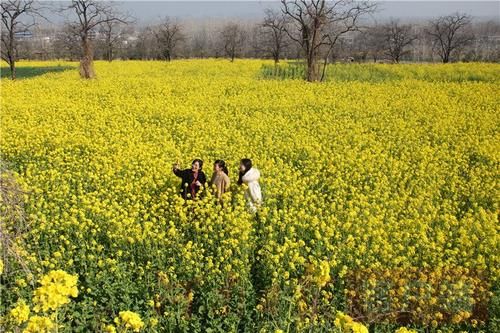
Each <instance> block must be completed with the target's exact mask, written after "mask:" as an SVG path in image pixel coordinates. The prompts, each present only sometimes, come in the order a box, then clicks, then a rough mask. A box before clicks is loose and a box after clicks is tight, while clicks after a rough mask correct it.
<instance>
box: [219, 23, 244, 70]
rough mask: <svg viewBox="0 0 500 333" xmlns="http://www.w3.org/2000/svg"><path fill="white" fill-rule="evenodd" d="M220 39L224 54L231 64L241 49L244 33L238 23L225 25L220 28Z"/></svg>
mask: <svg viewBox="0 0 500 333" xmlns="http://www.w3.org/2000/svg"><path fill="white" fill-rule="evenodd" d="M221 38H222V44H223V45H222V46H223V49H224V53H225V54H226V56H228V57H229V58H230V59H231V62H233V61H234V58H235V57H236V56H237V55H238V53H239V52H240V51H241V48H242V47H243V43H244V41H245V32H244V31H243V29H242V28H241V26H240V25H239V24H238V23H227V24H226V25H224V27H223V28H222V31H221Z"/></svg>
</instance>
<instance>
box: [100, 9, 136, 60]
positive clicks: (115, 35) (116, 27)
mask: <svg viewBox="0 0 500 333" xmlns="http://www.w3.org/2000/svg"><path fill="white" fill-rule="evenodd" d="M106 15H107V16H108V17H107V19H106V20H105V21H104V22H103V23H102V25H101V27H100V30H99V31H100V33H102V34H103V35H104V44H105V50H106V51H105V57H106V60H108V61H113V58H114V50H115V49H116V47H117V46H118V44H120V43H122V42H123V39H124V32H125V29H126V26H127V24H129V23H132V22H133V21H132V19H127V18H124V19H123V21H122V20H112V19H111V17H109V13H107V14H106Z"/></svg>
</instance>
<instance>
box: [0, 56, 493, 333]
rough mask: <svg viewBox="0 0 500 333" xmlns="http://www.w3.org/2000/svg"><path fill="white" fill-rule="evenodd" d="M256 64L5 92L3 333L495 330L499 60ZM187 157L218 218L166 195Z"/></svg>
mask: <svg viewBox="0 0 500 333" xmlns="http://www.w3.org/2000/svg"><path fill="white" fill-rule="evenodd" d="M269 66H271V63H270V62H268V61H260V60H236V61H235V62H234V63H230V62H229V61H227V60H216V59H214V60H178V61H174V62H171V63H166V62H147V61H143V62H140V61H137V62H133V61H130V62H120V61H116V62H112V63H106V62H97V63H96V71H97V74H98V78H97V79H95V80H91V81H83V80H81V79H79V76H78V71H77V69H76V64H75V63H65V62H38V63H35V62H24V63H23V62H21V63H20V64H19V71H18V73H20V76H23V75H24V77H21V78H20V79H18V80H17V81H15V82H12V81H10V80H8V79H2V81H1V84H0V88H1V104H0V106H1V134H0V138H1V143H0V149H1V154H2V160H1V168H2V202H1V213H2V220H1V222H0V223H1V229H0V231H1V237H2V239H1V240H2V242H1V245H0V247H1V254H2V257H1V258H0V272H1V275H0V279H1V285H0V292H1V302H0V327H1V328H0V331H2V332H269V333H284V332H287V333H292V332H337V333H340V332H368V331H369V332H391V333H392V332H398V333H404V332H495V331H496V332H498V331H499V330H500V324H499V320H500V315H499V312H500V295H499V282H500V280H499V278H500V237H499V223H498V222H499V221H498V218H499V198H500V188H499V184H498V180H499V175H500V173H499V162H500V132H499V131H500V89H499V83H500V65H499V64H479V63H473V64H448V65H441V64H440V65H437V64H436V65H431V64H429V65H383V64H380V65H369V64H366V65H347V64H344V65H335V66H334V67H332V69H331V70H329V80H328V81H327V82H325V83H321V84H311V83H306V82H304V81H302V80H297V79H293V78H294V75H292V77H288V76H286V75H281V74H279V75H281V76H280V77H277V76H279V75H275V74H276V73H274V72H273V69H270V67H269ZM283 66H284V67H285V66H286V65H283ZM3 69H5V67H4V68H3ZM280 73H281V72H280ZM336 74H337V75H338V76H335V75H336ZM2 76H3V74H2ZM287 78H289V79H287ZM336 78H337V79H336ZM243 157H249V158H251V159H252V160H253V162H254V165H255V166H256V167H257V168H258V169H259V170H260V171H261V174H262V178H261V186H262V191H263V197H264V205H263V207H262V208H261V209H260V212H259V216H258V218H256V217H255V216H253V215H252V214H251V213H249V212H248V210H247V207H246V206H245V201H244V197H243V191H244V189H242V188H239V187H238V186H237V185H236V177H237V176H236V175H237V166H238V163H239V160H240V159H241V158H243ZM194 158H201V159H203V160H204V161H205V172H206V173H207V174H208V175H210V174H211V168H212V163H213V161H214V160H216V159H224V160H226V161H227V163H228V166H229V170H230V173H229V176H230V177H231V178H232V180H233V182H232V183H233V184H234V185H232V189H231V192H230V193H229V194H228V195H227V196H226V197H225V198H224V205H223V206H221V205H219V204H216V199H215V198H214V197H213V196H212V195H211V193H210V191H209V190H206V191H205V192H206V193H205V196H203V199H200V200H197V201H189V202H184V201H183V200H182V199H181V198H180V197H179V196H178V195H177V193H176V192H177V186H178V185H179V179H178V178H176V177H175V175H173V173H172V171H171V166H172V164H173V163H175V162H176V161H179V162H180V163H181V165H182V166H183V167H188V166H189V165H190V162H191V160H192V159H194Z"/></svg>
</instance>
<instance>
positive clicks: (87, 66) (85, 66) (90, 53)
mask: <svg viewBox="0 0 500 333" xmlns="http://www.w3.org/2000/svg"><path fill="white" fill-rule="evenodd" d="M82 49H83V55H82V58H81V59H80V77H81V78H82V79H92V78H94V77H95V71H94V50H93V49H92V45H91V43H90V40H89V39H88V38H87V37H85V38H83V39H82Z"/></svg>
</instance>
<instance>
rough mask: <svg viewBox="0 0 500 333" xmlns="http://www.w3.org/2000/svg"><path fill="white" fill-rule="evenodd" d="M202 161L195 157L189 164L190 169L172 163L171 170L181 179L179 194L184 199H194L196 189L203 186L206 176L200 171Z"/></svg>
mask: <svg viewBox="0 0 500 333" xmlns="http://www.w3.org/2000/svg"><path fill="white" fill-rule="evenodd" d="M202 169H203V161H202V160H200V159H195V160H194V161H193V163H192V164H191V169H184V170H181V169H179V164H178V163H176V164H174V167H173V169H172V171H173V172H174V174H175V175H176V176H177V177H179V178H181V179H182V183H181V191H180V192H181V195H182V197H183V198H184V199H194V198H196V194H197V193H198V191H199V190H200V189H201V188H202V187H203V186H205V183H206V182H207V177H206V176H205V173H204V172H203V171H202Z"/></svg>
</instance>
